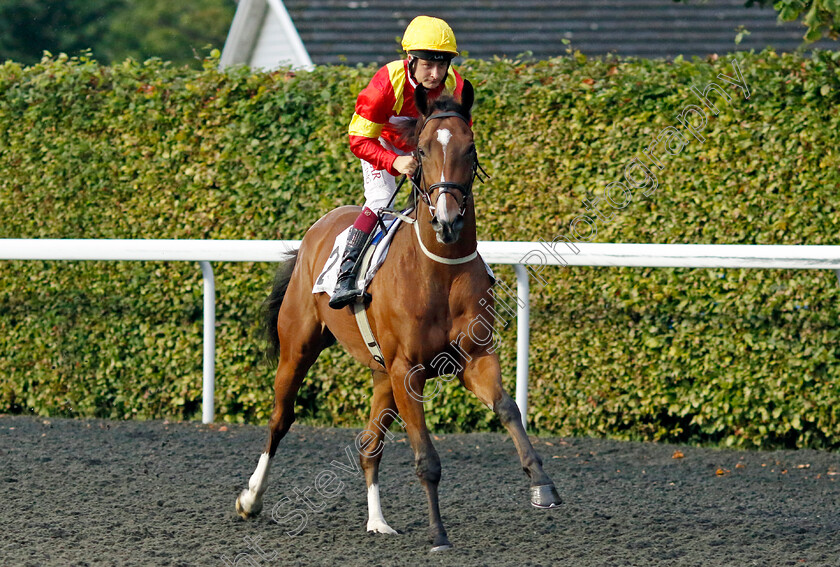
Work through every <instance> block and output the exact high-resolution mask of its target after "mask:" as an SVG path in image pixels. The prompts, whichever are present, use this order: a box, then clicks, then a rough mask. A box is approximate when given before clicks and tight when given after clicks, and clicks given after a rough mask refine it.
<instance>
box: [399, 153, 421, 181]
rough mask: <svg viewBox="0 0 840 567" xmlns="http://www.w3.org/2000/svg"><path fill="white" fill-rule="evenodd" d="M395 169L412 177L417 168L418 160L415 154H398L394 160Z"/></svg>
mask: <svg viewBox="0 0 840 567" xmlns="http://www.w3.org/2000/svg"><path fill="white" fill-rule="evenodd" d="M394 169H396V170H397V171H399V172H400V173H402V174H404V175H408V176H409V177H411V176H412V175H414V172H415V171H416V170H417V160H416V159H414V157H413V156H398V157H397V159H395V160H394Z"/></svg>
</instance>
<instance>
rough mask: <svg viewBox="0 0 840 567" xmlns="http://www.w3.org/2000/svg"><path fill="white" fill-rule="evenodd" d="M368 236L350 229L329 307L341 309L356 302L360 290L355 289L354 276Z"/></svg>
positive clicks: (354, 228)
mask: <svg viewBox="0 0 840 567" xmlns="http://www.w3.org/2000/svg"><path fill="white" fill-rule="evenodd" d="M368 236H369V235H368V234H365V233H364V232H363V231H361V230H359V229H358V228H356V227H355V226H354V227H352V228H350V234H349V235H348V236H347V247H346V248H345V249H344V257H343V258H342V259H341V269H340V271H339V273H338V280H337V282H336V286H335V291H334V292H333V295H332V299H330V307H332V308H333V309H341V308H343V307H346V306H348V305H350V304H351V303H353V302H354V301H356V298H357V297H359V294H360V293H361V290H359V289H357V288H356V285H355V284H356V274H357V272H358V268H359V264H360V263H361V262H359V256H361V255H362V254H363V253H364V250H365V248H367V246H366V245H367V242H368Z"/></svg>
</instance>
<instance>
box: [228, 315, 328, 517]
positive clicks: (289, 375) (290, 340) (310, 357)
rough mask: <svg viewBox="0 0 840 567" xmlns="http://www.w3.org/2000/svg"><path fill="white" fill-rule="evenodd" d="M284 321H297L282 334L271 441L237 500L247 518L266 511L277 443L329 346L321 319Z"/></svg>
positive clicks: (283, 317)
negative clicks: (305, 383) (311, 371)
mask: <svg viewBox="0 0 840 567" xmlns="http://www.w3.org/2000/svg"><path fill="white" fill-rule="evenodd" d="M284 307H285V306H284ZM290 317H291V318H290ZM310 319H312V318H310ZM280 320H281V321H294V325H283V326H282V329H281V330H280V331H279V332H280V333H281V337H280V339H281V341H280V345H281V346H280V363H279V364H278V365H277V374H276V375H275V378H274V409H273V410H272V412H271V418H270V419H269V421H268V442H267V443H266V448H265V451H264V452H263V453H262V454H261V455H260V460H259V463H258V464H257V468H256V470H255V471H254V474H252V475H251V478H250V480H249V481H248V488H246V489H244V490H243V491H242V492H241V494H240V495H239V497H238V498H237V499H236V511H237V513H238V514H239V515H240V516H242V517H243V518H246V519H247V518H249V517H251V516H256V515H257V514H259V513H260V511H262V507H263V502H262V500H263V498H262V497H263V493H264V492H265V489H266V488H267V487H268V471H269V469H270V468H271V459H272V458H273V457H274V453H275V452H276V451H277V444H278V443H280V440H281V439H283V437H285V435H286V433H287V432H288V431H289V428H290V427H291V426H292V422H294V420H295V409H294V408H295V397H296V396H297V393H298V390H300V386H301V383H302V382H303V378H304V377H305V376H306V373H307V372H308V371H309V368H310V367H311V366H312V364H313V363H314V362H315V359H317V358H318V355H319V354H320V352H321V350H322V349H323V348H324V346H325V345H324V338H323V337H322V330H321V325H320V322H318V321H317V319H314V320H310V321H308V322H307V321H306V318H305V317H304V316H301V314H300V313H295V314H292V315H289V314H287V313H286V314H284V313H283V312H281V319H280ZM307 323H308V324H307Z"/></svg>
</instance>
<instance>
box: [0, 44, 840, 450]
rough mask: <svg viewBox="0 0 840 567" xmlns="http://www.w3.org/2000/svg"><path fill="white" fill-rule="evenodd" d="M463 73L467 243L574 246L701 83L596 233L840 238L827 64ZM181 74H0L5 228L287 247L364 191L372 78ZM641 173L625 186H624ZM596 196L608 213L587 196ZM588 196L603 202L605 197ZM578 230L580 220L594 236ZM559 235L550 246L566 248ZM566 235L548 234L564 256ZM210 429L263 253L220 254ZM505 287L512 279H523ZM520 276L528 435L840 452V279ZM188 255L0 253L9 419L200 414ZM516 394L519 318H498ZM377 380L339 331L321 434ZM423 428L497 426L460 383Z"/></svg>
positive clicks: (197, 298)
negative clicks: (668, 137) (641, 184)
mask: <svg viewBox="0 0 840 567" xmlns="http://www.w3.org/2000/svg"><path fill="white" fill-rule="evenodd" d="M737 57H738V59H739V61H740V69H741V71H742V72H743V75H744V78H745V80H746V82H747V84H748V85H749V88H750V90H751V96H750V98H749V100H747V99H745V97H744V96H743V93H742V91H740V90H739V89H737V88H735V87H732V86H727V85H726V84H725V83H723V82H721V81H720V80H718V79H716V77H717V75H718V74H719V73H726V74H727V75H733V71H732V67H731V64H730V62H729V59H728V58H726V57H721V58H719V59H718V58H716V57H710V58H708V59H705V60H701V59H694V60H693V61H685V60H682V59H677V60H676V61H673V62H664V61H648V60H638V59H619V58H612V57H607V58H601V59H594V60H593V59H587V58H585V57H584V56H583V55H581V54H579V53H577V52H572V53H569V56H567V57H562V58H558V59H553V60H550V61H543V62H536V63H521V62H517V61H509V60H497V61H485V62H482V61H474V60H469V61H466V62H464V63H463V64H462V65H461V67H460V68H461V70H462V71H463V73H464V75H466V76H467V77H468V78H470V79H471V80H472V81H473V83H474V84H475V86H476V91H477V100H476V108H475V116H474V120H475V131H476V137H477V146H478V149H479V153H480V155H481V158H482V163H483V165H484V167H485V168H486V169H487V171H488V172H489V173H490V175H491V176H492V179H491V180H490V181H489V182H488V183H485V184H482V185H480V186H479V187H478V190H477V196H476V201H477V208H478V214H479V237H480V238H481V239H485V240H526V241H537V240H538V239H543V240H551V239H553V238H555V237H557V236H561V235H568V234H569V223H570V222H571V221H573V219H575V218H576V217H579V216H580V215H581V214H583V213H585V212H586V209H585V207H584V204H583V203H582V201H583V200H584V199H586V198H587V192H591V193H594V194H595V195H598V194H600V192H601V191H602V188H603V186H604V185H605V184H606V183H609V182H612V181H616V180H620V179H621V178H622V176H623V174H624V170H625V166H626V165H627V163H628V162H629V161H630V160H631V159H632V158H634V157H637V156H642V151H643V150H644V148H645V147H646V146H647V145H648V144H649V143H650V141H651V140H652V139H653V138H654V137H655V136H657V134H658V133H659V132H661V131H662V130H663V129H664V128H666V127H668V126H676V127H677V129H678V130H681V131H683V132H684V131H685V130H684V128H682V127H681V126H680V124H679V122H678V121H677V118H676V115H677V114H678V113H679V112H680V111H682V109H684V108H685V107H686V106H687V105H688V104H699V102H698V99H697V97H695V96H694V95H693V94H692V93H691V92H690V90H689V88H690V87H691V86H692V85H694V86H697V87H700V88H701V89H702V87H703V86H704V85H706V84H708V83H709V82H710V81H713V80H715V81H717V82H718V83H720V84H722V85H723V86H726V87H727V92H728V93H729V94H730V95H731V97H732V102H731V103H730V104H726V103H719V104H718V106H719V108H720V111H721V112H720V114H719V115H718V116H716V117H713V116H711V114H710V113H709V114H710V116H709V118H708V123H707V125H706V127H705V130H704V131H703V135H704V136H705V138H706V141H705V143H703V144H700V143H699V142H698V141H696V140H694V139H693V138H690V139H689V141H688V143H687V145H686V146H685V148H684V149H683V150H682V152H681V153H679V155H675V156H666V157H665V158H663V159H662V163H663V166H664V168H663V169H662V170H661V171H660V170H655V171H656V175H657V178H658V182H659V188H658V189H657V190H656V192H655V193H652V194H651V195H650V197H649V198H644V197H642V196H641V192H640V191H637V192H636V194H635V195H634V199H633V201H632V202H631V203H630V205H628V206H627V207H626V208H624V209H622V210H619V211H617V212H616V214H615V216H614V217H613V218H612V219H610V220H608V221H607V220H600V221H598V220H597V219H596V221H597V236H596V237H595V238H594V239H593V241H597V242H641V243H644V242H651V243H705V244H724V243H728V244H734V243H737V244H836V243H837V240H838V239H837V237H836V236H835V234H836V232H837V229H838V223H839V222H840V216H838V211H837V205H836V203H837V197H836V193H837V187H838V179H840V171H838V166H840V115H839V114H838V108H840V104H839V103H840V94H838V93H840V54H837V53H830V52H818V53H817V54H815V55H814V56H813V57H804V56H801V55H789V54H776V53H774V52H772V51H769V50H768V51H765V52H762V53H760V54H754V53H740V54H738V55H737ZM216 65H217V61H216V60H209V61H207V62H206V64H205V68H204V69H203V70H199V71H192V70H188V69H184V68H175V67H173V66H171V65H169V64H167V63H164V62H161V61H157V60H150V61H146V62H144V63H137V62H132V61H127V62H125V63H124V64H120V65H115V66H112V67H105V66H102V65H100V64H98V63H97V62H95V61H92V60H89V59H86V58H84V57H82V58H72V59H68V58H67V57H65V56H58V57H56V58H47V59H45V60H43V61H42V62H41V63H40V64H38V65H34V66H32V67H26V68H22V67H20V66H19V65H16V64H14V63H11V62H7V63H5V64H4V65H2V66H0V238H184V239H273V238H301V237H302V236H303V234H304V232H305V231H306V229H307V227H309V226H310V225H311V224H312V223H313V222H314V221H315V220H316V219H317V218H319V217H320V216H321V215H323V214H324V213H325V212H326V211H328V210H330V209H331V208H333V207H336V206H339V205H343V204H359V203H360V202H361V199H362V190H361V179H360V178H361V175H360V170H359V165H358V161H357V160H356V159H355V158H354V157H353V156H352V155H351V154H350V152H349V149H348V147H347V141H346V126H347V124H348V122H349V119H350V116H351V114H352V111H353V103H354V101H355V95H356V94H357V93H358V91H359V90H360V89H361V88H362V87H363V86H364V85H365V84H366V83H367V81H368V80H369V78H370V76H371V75H372V74H373V72H374V71H375V69H374V68H373V67H356V68H353V67H318V68H316V69H315V70H314V71H312V72H300V73H287V72H285V71H279V72H274V73H252V72H250V71H248V70H246V69H243V68H236V69H232V70H228V71H226V72H219V71H217V70H216V69H215V67H216ZM638 173H639V171H638V170H637V171H636V175H637V177H636V179H637V180H638ZM603 205H604V203H603V202H602V203H601V205H600V206H599V208H601V207H602V206H603ZM603 210H604V212H607V211H609V208H606V209H603ZM582 226H583V225H578V227H579V228H580V227H582ZM564 248H565V247H564ZM558 250H559V249H558ZM214 268H215V270H216V277H217V288H218V289H217V301H218V303H217V317H218V328H217V386H216V407H217V412H218V414H219V419H224V420H227V421H248V422H260V423H262V422H265V421H266V420H267V417H268V415H269V413H270V410H271V404H272V391H271V384H272V380H273V369H272V368H271V367H270V366H268V364H267V363H266V361H265V360H264V358H263V354H262V343H261V342H260V341H259V340H258V338H257V336H256V323H257V320H258V309H259V304H260V302H261V301H262V300H263V299H264V298H265V297H266V295H267V293H268V290H269V286H270V283H271V282H270V280H271V274H272V271H273V268H274V266H271V265H268V264H253V263H244V264H243V263H222V264H216V265H215V266H214ZM497 273H498V275H499V276H500V277H501V278H502V279H503V280H504V281H506V282H507V283H508V284H509V285H511V286H513V285H514V278H513V273H512V270H510V268H508V267H497ZM544 276H545V283H544V284H542V283H540V282H538V281H537V280H536V279H535V278H532V321H531V333H532V334H531V338H532V347H531V389H530V392H531V398H530V403H531V419H532V423H533V429H534V430H535V431H536V432H544V433H548V432H550V433H554V434H560V435H600V436H611V437H615V438H623V439H650V440H669V441H680V442H698V443H719V444H723V445H734V446H741V447H752V446H763V447H770V446H800V447H805V446H808V447H837V446H838V445H840V430H839V428H838V426H840V388H838V378H840V368H839V367H838V365H837V364H836V359H837V354H838V346H837V345H838V338H840V307H838V305H840V289H838V287H840V286H838V282H837V277H836V276H835V275H834V274H833V273H831V272H830V271H810V272H804V271H783V270H772V271H770V270H768V271H757V270H689V269H631V268H560V267H558V268H552V269H550V270H549V269H546V271H545V272H544ZM201 309H202V307H201V277H200V270H199V269H198V266H197V265H193V264H187V263H139V262H120V263H117V262H43V261H21V262H2V263H0V376H2V378H0V412H12V413H16V412H35V413H38V414H41V415H70V416H99V417H109V418H118V419H122V418H131V417H137V418H160V417H170V418H178V419H195V418H197V417H198V415H199V412H200V396H201ZM502 340H503V348H502V350H501V356H502V363H503V368H504V371H503V372H504V379H505V383H506V385H507V386H508V388H509V389H510V390H512V389H513V382H514V379H515V377H514V374H515V372H514V366H515V324H513V323H511V324H509V325H508V326H507V328H506V329H503V330H502ZM369 393H370V386H369V375H368V373H367V372H366V371H365V370H364V369H362V368H361V367H359V365H357V364H356V363H354V362H353V361H352V360H351V359H350V358H349V357H348V356H347V355H346V354H344V353H343V352H342V351H341V350H340V349H339V348H338V347H333V348H331V349H328V350H327V351H325V352H324V353H323V354H322V355H321V358H320V359H319V362H318V363H317V364H316V366H315V367H314V368H313V370H312V372H311V373H310V376H309V378H308V379H307V381H306V382H305V386H304V388H303V389H302V390H301V395H300V397H299V403H298V414H299V416H300V417H301V418H302V419H303V420H305V421H308V422H310V423H320V424H332V425H342V426H344V425H358V424H360V423H361V422H362V420H363V419H364V418H365V417H366V415H367V413H368V411H369V406H368V396H369ZM428 406H429V421H430V423H431V424H433V427H434V428H435V429H436V430H438V431H453V430H468V429H474V428H480V429H487V428H491V429H492V428H498V427H499V425H498V422H497V421H496V420H495V419H494V418H493V417H492V416H491V415H489V412H487V410H486V408H484V407H483V406H481V405H480V404H479V403H478V402H477V401H476V400H475V399H474V398H473V396H472V395H471V394H469V393H467V392H465V391H464V389H463V388H461V387H460V386H458V385H457V381H454V382H450V383H448V384H446V386H445V387H444V391H443V394H442V395H441V396H439V397H438V398H436V399H435V400H434V401H433V402H430V403H429V405H428Z"/></svg>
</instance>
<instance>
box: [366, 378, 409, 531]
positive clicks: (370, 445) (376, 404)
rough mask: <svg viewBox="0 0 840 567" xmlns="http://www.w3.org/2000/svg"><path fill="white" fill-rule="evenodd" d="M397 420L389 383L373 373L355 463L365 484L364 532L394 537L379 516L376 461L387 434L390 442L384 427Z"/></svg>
mask: <svg viewBox="0 0 840 567" xmlns="http://www.w3.org/2000/svg"><path fill="white" fill-rule="evenodd" d="M395 418H396V419H399V416H397V406H396V403H395V402H394V392H393V390H392V388H391V380H390V378H389V377H388V374H386V373H385V372H382V371H379V370H374V371H373V401H372V403H371V407H370V421H369V422H368V424H367V427H366V428H365V431H364V432H363V438H362V439H360V446H359V462H360V464H361V466H362V470H363V471H364V472H365V485H366V486H367V498H368V523H367V531H369V532H375V533H380V534H396V533H397V532H396V531H395V530H393V529H392V528H391V526H389V525H388V523H387V522H386V521H385V517H384V516H383V515H382V506H381V504H380V501H379V462H380V461H381V460H382V451H383V449H384V448H385V445H384V442H383V439H384V437H385V436H386V435H387V436H388V438H389V439H393V435H392V434H391V433H390V432H389V431H388V427H389V426H390V425H391V423H392V422H393V421H394V419H395ZM400 422H402V420H400Z"/></svg>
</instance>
